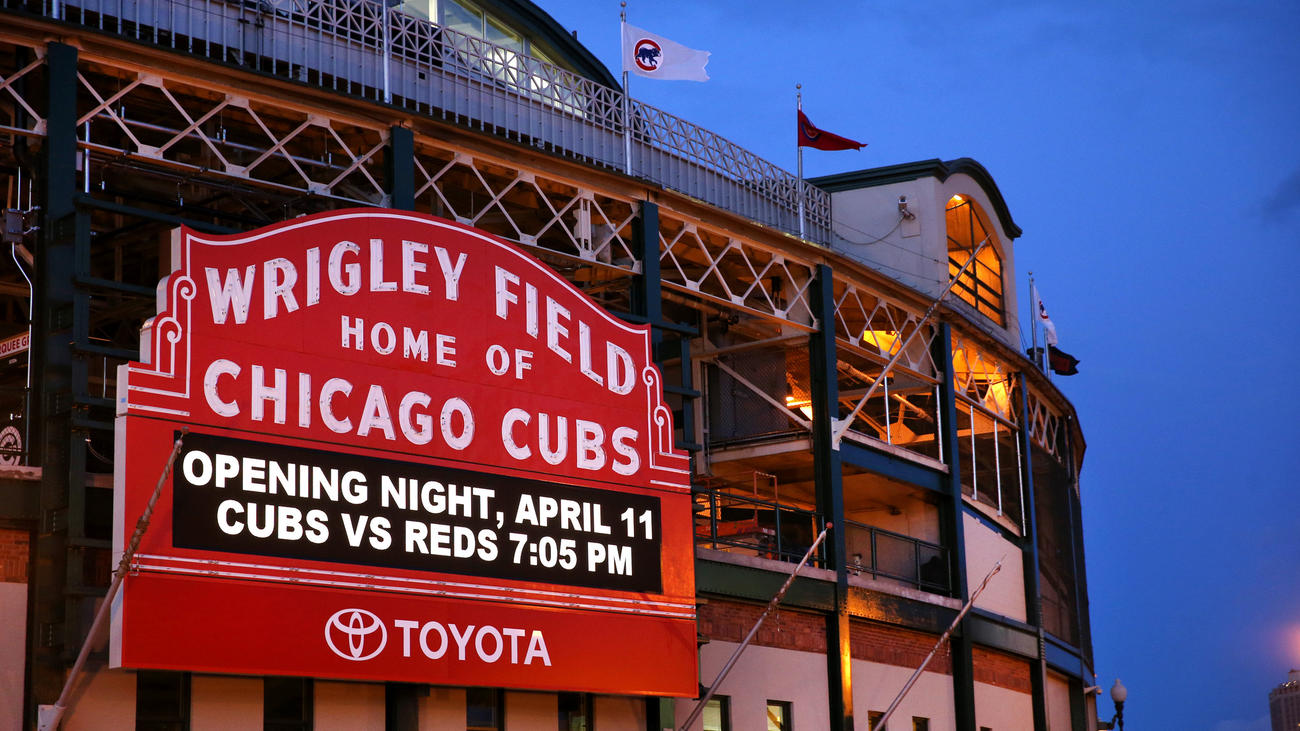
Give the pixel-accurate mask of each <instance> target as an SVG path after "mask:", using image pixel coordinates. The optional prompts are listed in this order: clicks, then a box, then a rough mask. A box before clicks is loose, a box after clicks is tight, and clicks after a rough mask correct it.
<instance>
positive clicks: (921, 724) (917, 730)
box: [912, 716, 930, 731]
mask: <svg viewBox="0 0 1300 731" xmlns="http://www.w3.org/2000/svg"><path fill="white" fill-rule="evenodd" d="M912 731H930V719H928V718H926V717H924V716H912Z"/></svg>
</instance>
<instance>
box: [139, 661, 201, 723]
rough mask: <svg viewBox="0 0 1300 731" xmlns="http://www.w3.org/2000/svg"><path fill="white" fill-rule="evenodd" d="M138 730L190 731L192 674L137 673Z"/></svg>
mask: <svg viewBox="0 0 1300 731" xmlns="http://www.w3.org/2000/svg"><path fill="white" fill-rule="evenodd" d="M135 728H136V731H189V728H190V675H189V673H168V672H153V671H142V672H139V673H136V675H135Z"/></svg>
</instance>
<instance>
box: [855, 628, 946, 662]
mask: <svg viewBox="0 0 1300 731" xmlns="http://www.w3.org/2000/svg"><path fill="white" fill-rule="evenodd" d="M850 628H851V629H850V632H851V636H850V640H849V648H850V652H851V653H852V655H853V658H854V659H855V660H866V661H867V662H878V663H883V664H885V665H898V666H900V667H905V668H912V669H916V668H918V667H920V666H921V662H922V661H923V660H925V656H926V655H927V654H929V652H930V650H931V648H933V647H934V643H935V642H937V641H938V639H939V635H934V634H930V633H928V632H916V631H913V630H908V629H902V628H900V627H893V626H890V625H887V624H881V623H879V622H867V621H858V620H854V621H852V622H851V623H850ZM925 669H926V671H927V672H934V673H944V674H945V675H951V674H952V655H951V654H949V652H948V645H947V643H944V646H943V647H941V648H939V651H938V652H936V653H935V654H934V658H933V659H932V660H930V664H929V665H927V666H926V668H925Z"/></svg>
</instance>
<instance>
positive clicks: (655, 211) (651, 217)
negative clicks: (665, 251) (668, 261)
mask: <svg viewBox="0 0 1300 731" xmlns="http://www.w3.org/2000/svg"><path fill="white" fill-rule="evenodd" d="M632 248H633V251H632V255H633V256H635V257H637V259H639V260H640V261H641V275H640V276H638V277H635V278H634V279H633V281H632V307H633V310H634V313H635V314H637V315H640V316H641V317H644V318H645V319H646V322H648V323H650V338H651V342H652V343H653V344H654V345H656V346H657V345H658V344H659V342H660V341H661V340H662V339H663V333H662V332H661V331H660V330H659V327H658V326H659V325H661V324H662V323H663V321H664V305H663V297H662V295H661V294H660V291H659V286H660V271H659V205H658V204H657V203H654V202H652V201H641V215H639V216H637V217H636V219H635V220H633V222H632ZM657 356H658V354H657V353H656V357H657Z"/></svg>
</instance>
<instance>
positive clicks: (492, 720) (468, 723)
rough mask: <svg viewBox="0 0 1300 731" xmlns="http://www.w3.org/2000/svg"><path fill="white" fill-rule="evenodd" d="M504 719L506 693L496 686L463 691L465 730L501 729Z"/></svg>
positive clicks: (484, 730) (498, 730) (491, 730)
mask: <svg viewBox="0 0 1300 731" xmlns="http://www.w3.org/2000/svg"><path fill="white" fill-rule="evenodd" d="M505 721H506V695H505V693H504V692H503V691H501V690H498V689H497V688H469V689H467V690H466V691H465V727H466V729H465V731H501V729H504V728H505Z"/></svg>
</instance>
